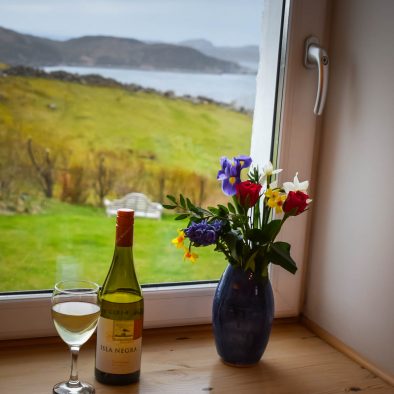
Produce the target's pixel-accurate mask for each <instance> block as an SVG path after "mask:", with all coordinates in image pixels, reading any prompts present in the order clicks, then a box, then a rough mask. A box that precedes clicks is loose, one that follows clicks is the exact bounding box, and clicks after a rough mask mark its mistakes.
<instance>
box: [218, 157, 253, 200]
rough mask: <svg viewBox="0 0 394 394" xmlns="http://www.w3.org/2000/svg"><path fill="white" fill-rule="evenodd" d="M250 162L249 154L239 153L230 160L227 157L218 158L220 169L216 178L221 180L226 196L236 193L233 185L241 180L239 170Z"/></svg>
mask: <svg viewBox="0 0 394 394" xmlns="http://www.w3.org/2000/svg"><path fill="white" fill-rule="evenodd" d="M251 164H252V159H251V158H250V157H249V156H245V155H239V156H236V157H234V160H233V161H231V160H229V159H228V158H227V157H222V158H221V159H220V165H221V166H222V169H221V170H219V172H218V176H217V179H218V180H219V181H222V190H223V193H224V194H226V195H227V196H233V195H234V194H235V193H236V190H235V185H236V184H237V183H240V182H241V170H242V169H243V168H247V167H249V166H250V165H251Z"/></svg>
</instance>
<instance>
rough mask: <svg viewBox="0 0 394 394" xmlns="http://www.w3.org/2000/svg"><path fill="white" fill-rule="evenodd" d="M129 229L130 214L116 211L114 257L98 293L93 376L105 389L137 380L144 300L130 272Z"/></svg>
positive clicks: (131, 214) (130, 244)
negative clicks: (107, 386)
mask: <svg viewBox="0 0 394 394" xmlns="http://www.w3.org/2000/svg"><path fill="white" fill-rule="evenodd" d="M133 226H134V211H133V210H131V209H120V210H118V212H117V217H116V243H115V251H114V256H113V259H112V264H111V267H110V269H109V272H108V274H107V277H106V279H105V281H104V284H103V287H102V289H101V292H100V304H101V312H100V318H99V322H98V326H97V345H96V367H95V375H96V379H97V380H98V381H99V382H101V383H104V384H109V385H126V384H130V383H134V382H137V381H138V380H139V377H140V368H141V343H142V326H143V315H144V300H143V296H142V292H141V287H140V285H139V283H138V280H137V276H136V273H135V269H134V261H133Z"/></svg>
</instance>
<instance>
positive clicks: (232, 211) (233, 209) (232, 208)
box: [227, 202, 237, 213]
mask: <svg viewBox="0 0 394 394" xmlns="http://www.w3.org/2000/svg"><path fill="white" fill-rule="evenodd" d="M227 206H228V210H229V211H230V212H231V213H237V211H236V210H235V207H234V205H233V204H231V202H229V203H228V204H227Z"/></svg>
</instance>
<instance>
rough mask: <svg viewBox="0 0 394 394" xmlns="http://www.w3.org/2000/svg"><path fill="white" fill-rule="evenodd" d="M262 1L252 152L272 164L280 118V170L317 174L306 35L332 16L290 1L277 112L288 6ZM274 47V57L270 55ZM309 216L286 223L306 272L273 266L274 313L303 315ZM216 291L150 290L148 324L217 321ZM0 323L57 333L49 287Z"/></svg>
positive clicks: (8, 305)
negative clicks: (279, 93)
mask: <svg viewBox="0 0 394 394" xmlns="http://www.w3.org/2000/svg"><path fill="white" fill-rule="evenodd" d="M262 1H264V11H263V20H262V26H263V29H262V40H261V47H260V50H261V53H263V54H264V56H262V61H261V62H260V66H259V73H258V78H257V93H256V97H257V100H256V104H257V107H256V109H255V115H254V125H253V135H252V150H251V155H252V157H253V159H254V161H257V163H258V164H259V165H262V164H264V163H265V162H267V160H268V159H269V158H270V155H271V152H270V151H269V150H268V149H267V147H269V146H270V145H271V138H272V136H271V135H272V130H273V127H274V123H276V124H277V125H278V124H280V127H279V129H278V131H279V134H280V138H279V149H278V161H277V165H278V167H279V168H285V169H286V171H284V174H283V176H282V179H283V180H287V179H291V178H292V177H293V176H294V173H295V172H296V171H299V172H300V176H301V177H302V179H305V178H309V179H310V178H311V175H312V168H313V166H312V163H313V154H314V143H315V132H316V118H315V116H314V115H313V113H312V108H313V100H314V90H315V86H314V85H315V77H316V76H315V75H311V73H310V72H308V71H306V70H304V69H302V65H301V60H300V58H301V52H300V51H302V48H301V45H300V41H303V37H305V36H307V35H309V34H310V31H306V30H309V29H310V26H311V25H312V26H313V27H314V29H315V30H312V31H315V32H316V34H323V32H322V29H323V28H324V23H322V21H323V22H324V20H325V15H326V7H327V5H326V1H325V0H324V1H321V2H316V1H314V0H292V1H290V0H288V1H285V0H283V1H284V2H285V3H284V4H285V6H284V7H285V18H287V17H289V20H290V21H291V23H290V24H289V25H288V26H289V27H290V33H289V41H288V46H289V52H288V60H287V64H286V68H284V65H285V64H284V62H282V64H281V65H280V72H281V73H282V72H284V70H285V73H286V75H285V78H284V92H285V93H286V94H284V95H283V97H281V100H280V101H281V106H280V108H279V110H278V111H277V113H276V114H275V116H273V113H274V108H275V100H276V99H277V90H276V85H277V81H276V78H272V77H271V76H272V75H277V70H278V64H277V59H278V52H279V50H280V49H281V47H280V45H279V39H278V37H280V34H279V30H280V29H279V26H278V23H277V20H278V18H281V17H282V11H283V10H282V7H283V4H282V1H278V0H262ZM317 3H318V4H317ZM311 8H312V11H313V12H311ZM316 15H317V16H318V17H316ZM279 20H280V19H279ZM285 34H286V33H285ZM273 43H275V45H273ZM282 50H283V47H282ZM268 53H270V55H267V54H268ZM282 59H283V57H282ZM300 92H301V94H300ZM300 97H302V99H300ZM298 114H302V116H299V115H298ZM290 152H291V154H290ZM308 216H309V214H306V215H302V216H301V217H299V218H297V220H294V221H293V222H291V223H290V224H288V223H286V228H285V229H284V230H283V231H282V234H281V235H282V237H283V239H286V240H287V241H288V242H290V243H291V245H292V254H293V256H294V258H295V260H296V261H297V262H298V266H299V271H298V273H297V274H296V275H295V276H293V275H291V274H289V273H288V272H286V271H284V270H283V269H278V267H273V269H272V270H271V281H272V284H273V288H274V295H275V317H289V316H297V315H298V314H299V312H300V305H301V304H300V302H301V301H300V300H302V282H303V277H304V271H305V269H304V267H305V260H306V250H307V248H306V240H307V233H308V222H309V217H308ZM215 289H216V284H193V285H188V286H186V285H181V286H173V287H167V286H157V287H153V288H152V287H149V288H145V289H144V298H145V322H144V326H145V328H152V327H165V326H167V327H168V326H177V325H178V326H181V325H190V324H205V323H210V322H211V308H212V298H213V295H214V292H215ZM0 322H1V324H0V339H15V338H24V337H42V336H52V335H56V332H55V329H54V327H53V324H52V321H51V316H50V294H48V293H45V294H35V295H31V294H30V295H29V294H14V295H6V296H0Z"/></svg>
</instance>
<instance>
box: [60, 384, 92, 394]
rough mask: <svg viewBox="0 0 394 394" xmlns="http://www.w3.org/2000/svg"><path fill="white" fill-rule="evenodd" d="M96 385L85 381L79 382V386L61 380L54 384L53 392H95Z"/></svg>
mask: <svg viewBox="0 0 394 394" xmlns="http://www.w3.org/2000/svg"><path fill="white" fill-rule="evenodd" d="M95 392H96V391H95V390H94V387H93V386H92V385H91V384H89V383H85V382H79V385H77V386H71V385H69V383H68V382H61V383H58V384H55V386H53V393H56V394H94V393H95Z"/></svg>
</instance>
